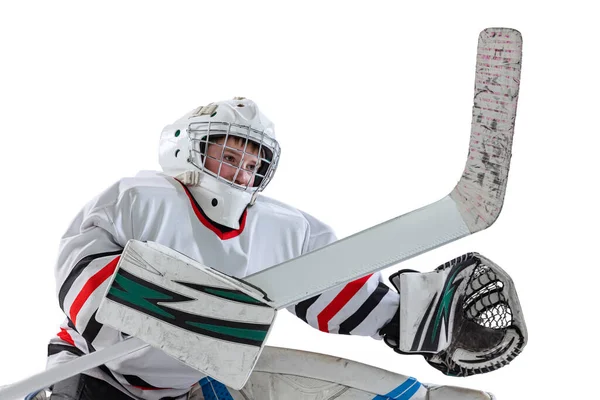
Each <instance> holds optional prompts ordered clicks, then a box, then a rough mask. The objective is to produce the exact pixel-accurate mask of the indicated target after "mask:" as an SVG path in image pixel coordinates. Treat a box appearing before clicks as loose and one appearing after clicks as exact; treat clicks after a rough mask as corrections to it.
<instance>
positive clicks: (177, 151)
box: [175, 149, 179, 158]
mask: <svg viewBox="0 0 600 400" xmlns="http://www.w3.org/2000/svg"><path fill="white" fill-rule="evenodd" d="M178 154H179V149H177V150H175V158H177V155H178Z"/></svg>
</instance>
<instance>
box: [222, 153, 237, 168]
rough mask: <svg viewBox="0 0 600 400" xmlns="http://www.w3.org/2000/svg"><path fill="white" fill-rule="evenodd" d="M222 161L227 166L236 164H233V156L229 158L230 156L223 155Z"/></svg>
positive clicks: (234, 161)
mask: <svg viewBox="0 0 600 400" xmlns="http://www.w3.org/2000/svg"><path fill="white" fill-rule="evenodd" d="M223 161H225V162H226V163H228V164H232V165H236V164H235V163H236V160H235V157H234V156H230V155H227V154H225V155H224V156H223Z"/></svg>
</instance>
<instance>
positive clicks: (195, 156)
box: [187, 121, 281, 193]
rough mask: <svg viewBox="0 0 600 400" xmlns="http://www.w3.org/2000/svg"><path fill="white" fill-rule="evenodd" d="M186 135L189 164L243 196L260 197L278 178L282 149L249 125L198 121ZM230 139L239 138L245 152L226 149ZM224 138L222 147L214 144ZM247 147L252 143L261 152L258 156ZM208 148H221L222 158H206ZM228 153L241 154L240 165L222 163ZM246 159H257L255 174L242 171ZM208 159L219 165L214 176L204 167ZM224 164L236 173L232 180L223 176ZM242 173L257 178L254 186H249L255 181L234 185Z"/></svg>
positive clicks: (232, 148)
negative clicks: (236, 190)
mask: <svg viewBox="0 0 600 400" xmlns="http://www.w3.org/2000/svg"><path fill="white" fill-rule="evenodd" d="M187 134H188V138H189V141H190V147H189V149H190V153H189V159H188V162H189V163H190V164H192V165H194V166H195V167H196V168H198V169H199V170H201V171H203V172H204V173H206V174H209V175H211V176H212V177H214V178H215V179H217V180H218V181H220V182H223V183H225V184H227V185H229V186H231V187H234V188H236V189H239V190H241V191H244V192H247V191H248V192H255V193H258V192H261V191H262V190H264V188H265V187H266V186H267V185H268V184H269V182H270V181H271V179H272V177H273V175H274V174H275V170H276V169H277V164H278V162H279V156H280V153H281V149H280V147H279V144H278V143H277V141H276V140H275V139H273V138H271V137H269V136H268V135H267V134H265V133H264V131H259V130H257V129H254V128H252V127H251V126H248V125H239V124H233V123H229V122H218V121H198V122H191V123H190V124H189V126H188V129H187ZM230 137H235V138H239V139H240V141H241V142H242V143H243V148H241V149H240V148H237V147H230V146H227V141H228V139H229V138H230ZM221 138H223V143H222V144H216V143H215V142H216V141H217V140H218V139H221ZM248 143H253V146H256V147H257V148H258V152H257V154H255V153H253V152H251V151H250V149H248ZM209 145H218V146H221V147H222V149H221V154H220V156H219V158H216V157H212V156H210V155H208V154H207V150H208V146H209ZM251 146H252V145H251ZM226 149H231V150H234V151H236V152H239V153H241V154H242V158H240V164H239V165H233V164H230V163H228V162H226V161H224V160H223V156H224V153H225V150H226ZM246 156H250V157H258V160H259V161H258V163H259V165H258V168H255V169H253V170H248V169H243V168H242V163H241V161H242V160H243V158H246ZM207 158H211V159H213V160H215V161H217V162H218V163H219V167H218V171H217V172H213V171H211V170H209V169H208V168H206V167H205V164H206V159H207ZM223 164H225V165H227V166H229V167H232V168H235V169H236V171H235V174H234V177H233V179H232V180H229V179H227V178H224V177H222V176H221V168H222V167H223ZM241 170H244V171H246V172H248V173H250V174H252V177H253V178H254V183H253V185H250V182H252V179H250V180H249V181H248V183H246V184H239V183H236V182H235V181H236V179H237V176H238V174H239V173H240V171H241Z"/></svg>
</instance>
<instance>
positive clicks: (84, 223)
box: [48, 172, 399, 400]
mask: <svg viewBox="0 0 600 400" xmlns="http://www.w3.org/2000/svg"><path fill="white" fill-rule="evenodd" d="M129 239H136V240H140V241H154V242H157V243H160V244H162V245H165V246H168V247H170V248H172V249H174V250H176V251H179V252H181V253H183V254H185V255H187V256H188V257H190V258H192V259H195V260H197V261H198V262H200V263H202V264H204V265H206V266H209V267H212V268H215V269H217V270H219V271H221V272H224V273H226V274H229V275H232V276H235V277H239V278H243V277H245V276H247V275H249V274H252V273H255V272H257V271H260V270H263V269H265V268H268V267H270V266H273V265H276V264H279V263H282V262H284V261H287V260H289V259H292V258H295V257H298V256H300V255H302V254H304V253H307V252H310V251H313V250H316V249H318V248H319V247H322V246H325V245H327V244H329V243H331V242H334V241H335V240H336V237H335V234H334V233H333V231H332V230H331V228H330V227H328V226H327V225H325V224H323V223H322V222H320V221H319V220H317V219H316V218H314V217H312V216H310V215H308V214H306V213H304V212H302V211H299V210H297V209H295V208H292V207H290V206H288V205H285V204H283V203H281V202H278V201H275V200H273V199H269V198H267V197H265V196H261V197H259V198H258V199H257V201H256V203H255V204H254V205H253V206H252V207H249V208H248V209H247V210H246V211H245V212H244V213H243V215H242V217H241V218H240V228H239V229H237V230H234V229H230V228H226V227H224V226H220V225H217V224H215V223H214V222H212V221H211V220H209V219H208V218H207V217H206V215H205V214H204V213H203V211H202V209H201V208H200V207H199V205H198V203H197V202H196V201H195V199H194V198H193V196H192V194H191V193H190V192H189V190H188V189H187V187H185V186H184V185H183V184H181V183H180V182H179V181H178V180H176V179H174V178H172V177H169V176H165V175H162V174H160V173H148V172H145V173H143V174H140V175H138V176H137V177H135V178H125V179H122V180H120V181H119V182H117V183H115V184H114V185H113V186H111V187H110V188H108V189H107V190H106V191H104V192H103V193H101V194H100V195H99V196H97V197H96V198H94V199H93V200H92V201H91V202H90V203H88V204H87V205H86V206H85V207H84V208H83V210H82V211H81V212H80V213H79V214H78V215H77V217H76V218H75V220H74V221H73V222H72V223H71V225H70V227H69V229H68V230H67V232H66V233H65V235H64V236H63V238H62V240H61V244H60V252H59V257H58V262H57V265H56V270H55V276H56V285H57V286H56V290H57V294H58V299H59V304H60V307H61V308H62V309H63V311H64V312H65V314H66V316H67V318H66V320H65V321H64V323H63V324H62V326H61V329H60V332H59V333H58V334H57V336H56V337H54V338H52V339H51V341H50V344H49V346H48V367H52V366H55V365H56V364H59V363H63V362H66V361H69V360H71V359H72V358H73V357H78V356H80V355H83V354H87V353H90V352H93V351H96V350H100V349H102V348H105V347H107V346H110V345H112V344H115V343H117V342H119V341H122V340H123V339H124V335H123V334H122V333H121V332H118V331H116V330H114V329H112V328H110V327H108V326H104V325H102V324H100V323H99V322H98V321H96V319H95V314H96V311H97V309H98V307H99V305H100V301H101V300H102V297H103V294H104V292H105V291H106V288H107V285H108V282H109V281H110V279H109V278H110V277H111V275H112V273H113V272H114V269H115V266H116V263H117V261H118V257H119V255H120V254H121V252H122V250H123V247H124V246H125V244H126V243H127V241H128V240H129ZM315 279H318V277H315ZM398 302H399V299H398V294H397V293H396V292H394V291H392V290H390V289H389V288H388V286H387V285H385V284H384V283H383V282H382V280H381V276H380V274H378V273H376V274H372V275H369V276H367V277H365V278H361V279H359V280H357V281H354V282H351V283H348V284H347V285H344V286H343V287H340V288H336V289H333V290H330V291H328V292H325V293H322V294H321V295H319V296H316V297H313V298H311V299H308V300H305V301H303V302H301V303H299V304H297V305H295V306H291V307H289V308H288V309H289V310H290V311H291V312H292V313H294V314H295V315H296V316H298V317H299V318H301V319H302V320H304V321H305V322H307V323H308V324H310V325H312V326H313V327H315V328H317V329H320V330H321V331H324V332H330V333H339V334H353V335H363V336H372V337H374V338H379V335H378V330H379V329H380V328H381V327H382V326H383V325H385V324H386V323H387V322H389V321H390V320H391V319H392V317H393V315H394V313H395V312H396V310H397V309H398ZM86 373H87V374H89V375H92V376H95V377H97V378H100V379H103V380H105V381H107V382H109V383H110V384H112V385H113V386H115V387H117V388H119V389H120V390H122V391H124V392H126V393H128V394H129V395H131V396H132V397H134V398H140V399H149V400H154V399H161V398H166V397H172V398H176V397H177V396H181V395H183V394H185V393H187V392H188V391H189V390H190V388H191V387H192V385H194V384H195V383H197V382H198V381H199V380H200V379H201V378H203V377H204V375H203V374H201V373H200V372H198V371H196V370H194V369H192V368H190V367H188V366H186V365H184V364H182V363H180V362H179V361H176V360H175V359H173V358H171V357H169V356H167V355H166V354H165V353H163V352H162V351H160V350H157V349H154V348H147V349H144V350H140V351H137V352H134V353H132V354H129V355H127V356H124V357H121V358H119V359H118V360H116V361H112V362H109V363H107V364H106V365H103V366H101V367H99V368H95V369H93V370H90V371H88V372H86Z"/></svg>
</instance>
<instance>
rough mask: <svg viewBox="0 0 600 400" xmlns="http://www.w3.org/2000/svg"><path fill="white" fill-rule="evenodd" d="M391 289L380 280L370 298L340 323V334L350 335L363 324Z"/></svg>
mask: <svg viewBox="0 0 600 400" xmlns="http://www.w3.org/2000/svg"><path fill="white" fill-rule="evenodd" d="M389 291H390V288H389V287H388V286H387V285H386V284H384V283H383V282H379V285H377V288H376V289H375V290H374V291H373V293H371V295H370V296H369V298H368V299H367V300H366V301H365V302H364V303H363V304H362V305H361V306H360V307H359V309H358V310H356V312H355V313H354V314H352V315H351V316H350V317H348V318H347V319H346V320H345V321H344V322H342V323H341V324H340V329H339V334H340V335H350V332H352V330H353V329H355V328H356V327H357V326H358V325H360V324H361V322H363V321H364V320H365V318H367V316H368V315H369V314H370V313H371V311H373V310H374V309H375V307H377V305H378V304H379V303H380V302H381V299H383V298H384V297H385V295H386V294H387V293H388V292H389Z"/></svg>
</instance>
